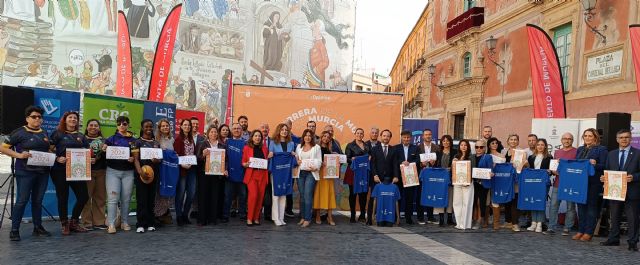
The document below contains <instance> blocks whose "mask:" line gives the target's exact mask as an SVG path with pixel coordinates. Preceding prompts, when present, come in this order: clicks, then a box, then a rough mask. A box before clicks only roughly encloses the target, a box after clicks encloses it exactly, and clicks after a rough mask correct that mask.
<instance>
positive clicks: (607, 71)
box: [587, 49, 624, 82]
mask: <svg viewBox="0 0 640 265" xmlns="http://www.w3.org/2000/svg"><path fill="white" fill-rule="evenodd" d="M623 54H624V52H622V49H620V50H615V51H611V52H608V53H605V54H600V55H596V56H590V57H587V81H588V82H592V81H597V80H603V79H611V78H616V77H620V76H621V75H622V56H623Z"/></svg>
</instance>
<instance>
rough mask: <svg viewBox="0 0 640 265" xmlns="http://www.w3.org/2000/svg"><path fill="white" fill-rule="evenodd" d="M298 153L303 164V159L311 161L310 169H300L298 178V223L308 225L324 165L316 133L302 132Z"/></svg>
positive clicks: (299, 162) (306, 130)
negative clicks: (321, 168) (317, 183)
mask: <svg viewBox="0 0 640 265" xmlns="http://www.w3.org/2000/svg"><path fill="white" fill-rule="evenodd" d="M296 153H297V154H298V164H299V165H302V161H303V160H307V161H310V162H311V165H310V166H309V168H308V169H306V170H303V169H300V176H299V177H300V178H299V179H298V191H299V192H300V217H301V218H300V222H299V223H298V225H301V226H302V227H308V226H309V224H310V223H311V215H312V210H313V209H312V208H313V193H314V191H315V186H316V181H318V180H319V179H320V167H321V166H322V151H321V150H320V146H319V145H317V144H316V142H315V135H314V134H313V132H312V131H311V130H310V129H305V130H304V132H303V133H302V142H301V143H300V144H299V145H298V148H297V149H296Z"/></svg>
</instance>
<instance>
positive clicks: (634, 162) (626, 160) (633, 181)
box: [600, 129, 640, 251]
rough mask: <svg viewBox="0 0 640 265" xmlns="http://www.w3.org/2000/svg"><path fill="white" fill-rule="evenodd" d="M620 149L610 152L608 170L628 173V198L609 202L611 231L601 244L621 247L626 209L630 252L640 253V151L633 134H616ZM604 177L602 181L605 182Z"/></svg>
mask: <svg viewBox="0 0 640 265" xmlns="http://www.w3.org/2000/svg"><path fill="white" fill-rule="evenodd" d="M616 141H617V142H618V146H619V147H618V149H616V150H613V151H611V152H609V156H608V157H607V163H606V170H614V171H626V172H627V176H626V181H627V196H626V198H625V201H624V202H622V201H613V200H611V201H609V208H610V211H611V230H610V231H609V239H607V241H604V242H601V243H600V245H602V246H618V245H620V215H621V214H622V210H623V208H624V210H625V213H626V215H627V223H628V227H629V238H628V239H627V242H628V243H629V250H630V251H638V225H639V224H640V223H639V222H638V219H639V216H638V213H639V212H638V211H639V207H640V150H638V149H636V148H633V147H631V132H630V131H629V130H626V129H623V130H620V131H618V133H617V134H616ZM604 180H605V179H604V176H601V177H600V181H603V182H604Z"/></svg>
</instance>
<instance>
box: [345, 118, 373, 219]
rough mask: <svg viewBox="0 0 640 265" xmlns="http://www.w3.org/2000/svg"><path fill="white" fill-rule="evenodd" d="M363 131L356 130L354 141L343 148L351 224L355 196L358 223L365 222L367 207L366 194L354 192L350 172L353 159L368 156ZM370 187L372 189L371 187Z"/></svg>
mask: <svg viewBox="0 0 640 265" xmlns="http://www.w3.org/2000/svg"><path fill="white" fill-rule="evenodd" d="M363 139H364V130H363V129H362V128H358V129H356V132H355V139H354V140H353V141H352V142H350V143H348V144H347V147H346V148H345V155H347V164H348V166H347V173H345V178H344V183H345V184H347V185H349V209H351V219H350V221H351V223H355V222H356V196H358V202H359V204H360V217H358V221H361V222H364V221H365V213H364V212H365V209H366V206H367V192H360V193H355V192H354V186H353V176H354V172H353V170H351V162H352V161H353V158H354V157H358V156H362V155H366V154H369V151H370V149H369V145H367V144H365V142H364V141H363ZM371 187H373V186H372V185H371Z"/></svg>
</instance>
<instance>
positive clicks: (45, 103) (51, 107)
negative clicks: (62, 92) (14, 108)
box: [40, 98, 60, 118]
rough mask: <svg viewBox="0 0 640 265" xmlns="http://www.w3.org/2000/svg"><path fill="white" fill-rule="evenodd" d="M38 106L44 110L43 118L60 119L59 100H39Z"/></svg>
mask: <svg viewBox="0 0 640 265" xmlns="http://www.w3.org/2000/svg"><path fill="white" fill-rule="evenodd" d="M40 105H41V106H42V109H44V116H46V117H54V118H60V100H59V99H55V98H41V99H40Z"/></svg>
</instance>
